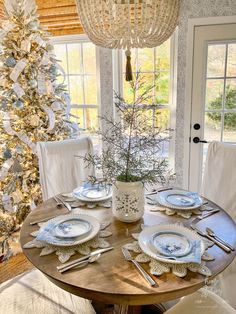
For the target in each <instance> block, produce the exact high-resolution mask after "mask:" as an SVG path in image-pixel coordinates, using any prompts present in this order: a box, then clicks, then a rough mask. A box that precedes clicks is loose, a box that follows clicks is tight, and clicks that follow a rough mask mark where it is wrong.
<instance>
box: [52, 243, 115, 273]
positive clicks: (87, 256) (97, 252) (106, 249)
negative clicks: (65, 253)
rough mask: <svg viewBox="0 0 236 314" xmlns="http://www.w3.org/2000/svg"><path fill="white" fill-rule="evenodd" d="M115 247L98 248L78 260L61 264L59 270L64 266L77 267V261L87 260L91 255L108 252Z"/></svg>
mask: <svg viewBox="0 0 236 314" xmlns="http://www.w3.org/2000/svg"><path fill="white" fill-rule="evenodd" d="M113 249H114V247H113V246H110V247H107V248H105V249H98V250H95V251H93V252H92V253H90V254H88V255H86V256H83V257H80V258H77V259H76V260H74V261H71V262H68V263H65V264H63V265H59V266H57V270H58V271H60V270H62V269H64V268H67V267H70V266H71V267H75V266H76V264H77V263H79V262H81V261H85V260H86V259H88V258H89V257H91V256H93V255H97V254H99V253H105V252H108V251H111V250H113Z"/></svg>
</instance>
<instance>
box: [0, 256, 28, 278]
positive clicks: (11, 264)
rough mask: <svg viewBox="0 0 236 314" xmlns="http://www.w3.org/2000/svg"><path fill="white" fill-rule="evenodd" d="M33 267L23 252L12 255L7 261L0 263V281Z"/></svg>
mask: <svg viewBox="0 0 236 314" xmlns="http://www.w3.org/2000/svg"><path fill="white" fill-rule="evenodd" d="M32 268H33V265H32V264H31V263H30V262H29V261H28V260H27V258H26V257H25V255H24V254H23V253H19V254H17V255H15V256H12V257H11V258H10V259H9V260H8V261H5V262H3V263H0V283H2V282H4V281H7V280H8V279H11V278H14V277H16V276H17V275H20V274H22V273H23V272H25V271H27V270H30V269H32Z"/></svg>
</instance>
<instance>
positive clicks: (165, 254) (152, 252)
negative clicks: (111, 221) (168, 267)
mask: <svg viewBox="0 0 236 314" xmlns="http://www.w3.org/2000/svg"><path fill="white" fill-rule="evenodd" d="M165 235H166V237H165ZM197 241H200V250H199V251H200V256H202V255H203V253H204V251H205V246H204V243H203V241H202V240H201V238H200V237H199V236H198V235H197V234H196V233H195V232H193V231H192V230H190V229H187V228H185V227H184V226H181V225H177V224H159V225H154V226H150V227H146V228H144V230H143V231H142V232H141V233H140V234H139V238H138V242H139V246H140V248H141V249H142V251H143V252H144V253H145V254H147V255H148V256H150V257H152V258H154V259H156V260H159V261H161V262H166V263H173V264H184V263H186V262H184V261H183V260H178V257H183V258H184V256H187V255H188V254H189V253H190V252H191V242H193V243H194V242H197ZM198 243H199V242H198ZM175 246H176V247H175ZM171 258H176V259H171Z"/></svg>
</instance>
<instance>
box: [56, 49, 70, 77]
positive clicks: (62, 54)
mask: <svg viewBox="0 0 236 314" xmlns="http://www.w3.org/2000/svg"><path fill="white" fill-rule="evenodd" d="M54 52H55V55H56V58H57V59H58V60H60V61H61V62H59V64H60V65H61V66H62V67H63V69H64V71H65V72H67V71H68V69H67V61H66V45H65V44H61V45H54Z"/></svg>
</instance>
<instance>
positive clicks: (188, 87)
mask: <svg viewBox="0 0 236 314" xmlns="http://www.w3.org/2000/svg"><path fill="white" fill-rule="evenodd" d="M232 23H236V16H235V15H232V16H220V17H207V18H205V17H204V18H191V19H189V20H188V33H187V57H186V72H185V82H186V83H185V99H186V101H185V109H184V160H183V188H184V189H189V170H190V168H189V167H190V142H189V138H190V134H191V133H190V132H191V114H192V81H193V57H194V55H193V50H194V32H195V27H197V26H207V25H220V24H232ZM187 78H188V79H187Z"/></svg>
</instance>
